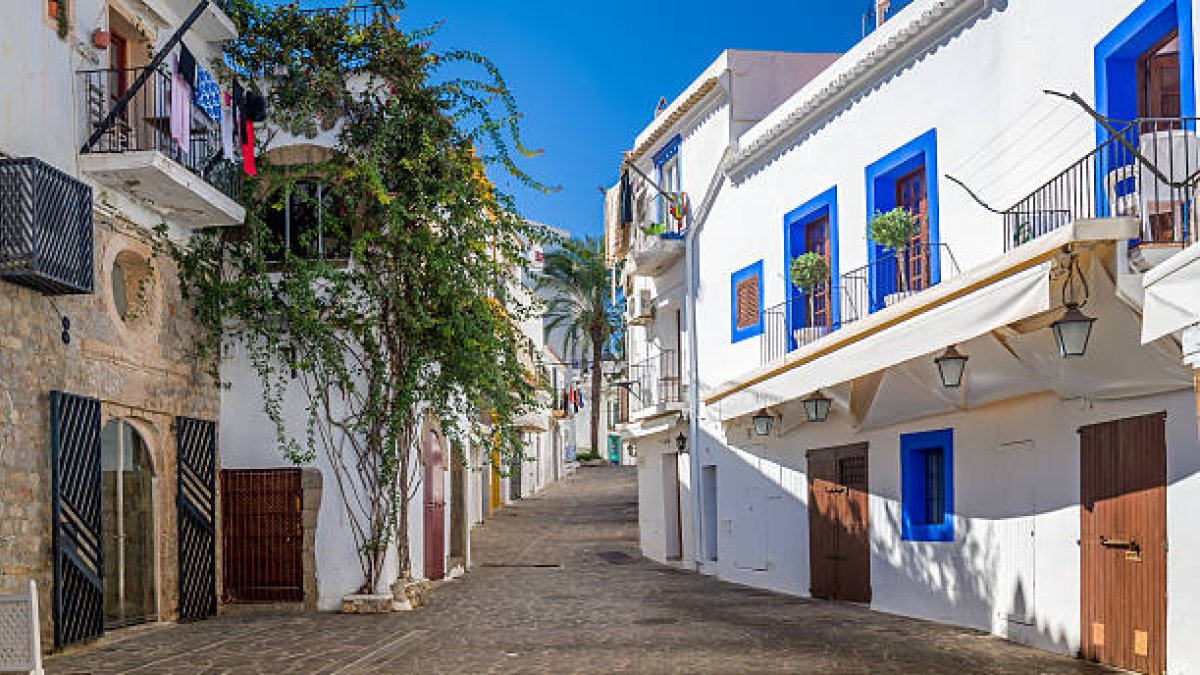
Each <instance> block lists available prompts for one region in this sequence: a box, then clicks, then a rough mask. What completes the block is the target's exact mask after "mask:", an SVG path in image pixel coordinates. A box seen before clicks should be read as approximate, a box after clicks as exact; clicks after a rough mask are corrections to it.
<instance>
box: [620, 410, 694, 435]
mask: <svg viewBox="0 0 1200 675" xmlns="http://www.w3.org/2000/svg"><path fill="white" fill-rule="evenodd" d="M682 419H683V416H682V415H681V414H679V413H671V414H670V415H665V416H662V417H655V418H653V419H648V420H643V421H641V422H631V423H629V424H626V425H625V426H624V427H622V428H621V431H620V433H621V438H622V439H626V440H630V439H638V438H645V437H647V436H653V435H655V434H661V433H663V432H666V431H671V430H672V429H674V428H675V426H676V425H678V424H679V422H680V421H681V420H682Z"/></svg>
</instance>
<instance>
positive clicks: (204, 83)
mask: <svg viewBox="0 0 1200 675" xmlns="http://www.w3.org/2000/svg"><path fill="white" fill-rule="evenodd" d="M194 98H195V100H196V107H198V108H200V109H201V110H203V111H204V114H206V115H208V116H209V118H210V119H212V120H213V121H214V122H217V123H220V121H221V88H220V87H219V86H217V81H216V80H215V79H213V76H212V75H211V74H210V73H209V72H208V71H207V70H205V69H203V68H201V67H199V66H197V68H196V90H195V92H194Z"/></svg>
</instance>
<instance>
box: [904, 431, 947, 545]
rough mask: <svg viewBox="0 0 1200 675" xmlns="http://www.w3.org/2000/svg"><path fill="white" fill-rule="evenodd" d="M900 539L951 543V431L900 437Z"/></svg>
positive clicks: (923, 432)
mask: <svg viewBox="0 0 1200 675" xmlns="http://www.w3.org/2000/svg"><path fill="white" fill-rule="evenodd" d="M900 515H901V520H900V536H901V538H902V539H904V540H905V541H954V430H953V429H938V430H936V431H922V432H918V433H913V434H902V435H901V436H900Z"/></svg>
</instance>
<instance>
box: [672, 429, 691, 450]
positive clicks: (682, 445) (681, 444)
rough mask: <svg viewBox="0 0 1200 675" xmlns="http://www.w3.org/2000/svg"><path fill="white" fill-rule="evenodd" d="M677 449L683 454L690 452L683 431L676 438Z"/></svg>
mask: <svg viewBox="0 0 1200 675" xmlns="http://www.w3.org/2000/svg"><path fill="white" fill-rule="evenodd" d="M675 449H676V450H678V451H679V452H682V453H686V452H687V451H688V444H687V436H684V435H683V432H682V431H681V432H679V435H678V436H676V437H675Z"/></svg>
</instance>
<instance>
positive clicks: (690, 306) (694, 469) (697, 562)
mask: <svg viewBox="0 0 1200 675" xmlns="http://www.w3.org/2000/svg"><path fill="white" fill-rule="evenodd" d="M723 169H724V167H721V168H720V170H723ZM687 218H688V226H687V231H686V232H685V233H684V236H683V307H684V309H683V315H684V317H686V319H687V329H688V331H687V334H688V337H687V340H688V358H687V362H688V443H689V444H690V448H689V449H690V452H689V453H688V473H689V475H690V476H691V482H692V562H693V565H694V567H695V569H696V571H697V572H703V571H704V559H705V555H704V550H705V546H704V541H703V536H704V524H703V523H702V522H701V520H702V519H703V517H704V497H703V495H702V493H701V490H700V446H699V443H698V441H699V439H700V433H699V432H700V376H699V373H698V372H697V367H698V365H699V361H700V360H699V359H698V358H697V354H696V347H697V343H698V340H697V339H696V275H695V272H694V270H695V267H696V219H695V215H694V214H693V213H692V210H691V209H688V211H687ZM681 553H682V551H681Z"/></svg>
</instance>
